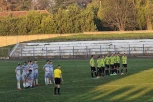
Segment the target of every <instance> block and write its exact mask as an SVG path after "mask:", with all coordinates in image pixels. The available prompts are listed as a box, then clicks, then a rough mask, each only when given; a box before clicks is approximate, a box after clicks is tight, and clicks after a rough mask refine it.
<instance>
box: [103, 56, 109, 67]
mask: <svg viewBox="0 0 153 102" xmlns="http://www.w3.org/2000/svg"><path fill="white" fill-rule="evenodd" d="M104 60H105V64H107V65H109V64H110V57H108V56H106V57H105V59H104Z"/></svg>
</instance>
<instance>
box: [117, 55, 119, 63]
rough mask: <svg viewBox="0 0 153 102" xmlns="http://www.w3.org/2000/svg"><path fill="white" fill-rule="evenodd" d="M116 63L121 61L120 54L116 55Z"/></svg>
mask: <svg viewBox="0 0 153 102" xmlns="http://www.w3.org/2000/svg"><path fill="white" fill-rule="evenodd" d="M116 63H120V56H118V55H117V56H116Z"/></svg>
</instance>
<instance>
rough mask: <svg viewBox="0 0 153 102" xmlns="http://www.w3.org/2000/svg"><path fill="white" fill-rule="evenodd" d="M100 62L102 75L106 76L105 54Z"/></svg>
mask: <svg viewBox="0 0 153 102" xmlns="http://www.w3.org/2000/svg"><path fill="white" fill-rule="evenodd" d="M100 62H101V63H100V64H101V70H102V75H103V76H104V75H105V57H104V56H102V57H101V61H100Z"/></svg>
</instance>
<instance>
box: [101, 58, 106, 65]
mask: <svg viewBox="0 0 153 102" xmlns="http://www.w3.org/2000/svg"><path fill="white" fill-rule="evenodd" d="M100 62H101V67H105V59H104V58H102V59H101V61H100Z"/></svg>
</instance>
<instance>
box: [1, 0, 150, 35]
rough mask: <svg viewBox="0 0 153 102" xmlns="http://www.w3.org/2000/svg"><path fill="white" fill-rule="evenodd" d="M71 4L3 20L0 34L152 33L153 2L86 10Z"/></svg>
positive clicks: (128, 1) (102, 1) (96, 2)
mask: <svg viewBox="0 0 153 102" xmlns="http://www.w3.org/2000/svg"><path fill="white" fill-rule="evenodd" d="M63 1H64V0H63ZM67 1H68V0H67ZM70 1H71V2H70V4H69V5H67V6H64V7H63V6H61V5H60V6H59V7H58V9H57V10H55V11H53V10H51V11H50V14H41V13H39V12H37V11H29V13H28V14H27V15H26V16H21V17H13V16H11V15H9V16H8V17H0V34H1V35H16V34H18V35H20V34H39V33H50V34H52V33H61V34H63V33H80V32H87V31H110V30H111V31H115V30H119V31H124V30H152V22H153V17H152V15H153V0H92V2H91V1H90V2H88V3H89V4H87V5H86V6H79V5H78V4H76V3H74V4H73V3H72V1H74V0H70ZM56 2H60V0H57V1H56ZM85 3H87V2H85ZM112 5H113V6H112Z"/></svg>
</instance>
